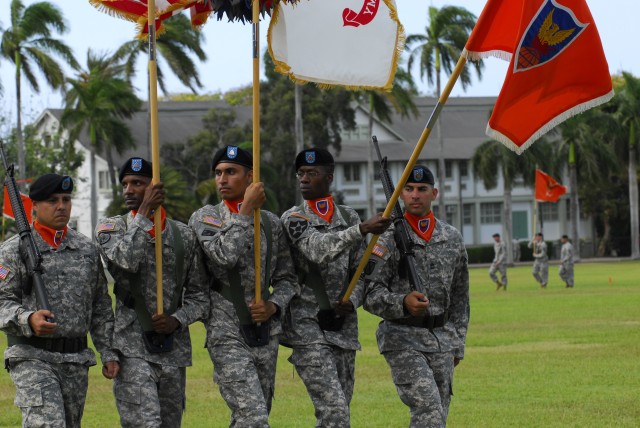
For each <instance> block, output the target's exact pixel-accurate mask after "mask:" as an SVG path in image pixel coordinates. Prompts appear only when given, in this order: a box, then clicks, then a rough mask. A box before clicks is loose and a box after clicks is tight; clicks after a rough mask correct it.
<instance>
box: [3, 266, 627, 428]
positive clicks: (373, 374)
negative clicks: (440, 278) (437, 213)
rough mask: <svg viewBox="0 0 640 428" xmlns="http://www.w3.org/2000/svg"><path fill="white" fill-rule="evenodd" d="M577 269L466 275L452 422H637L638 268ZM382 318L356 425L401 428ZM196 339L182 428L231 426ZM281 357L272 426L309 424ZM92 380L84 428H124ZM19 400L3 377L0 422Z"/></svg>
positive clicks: (12, 417) (364, 329) (364, 369)
mask: <svg viewBox="0 0 640 428" xmlns="http://www.w3.org/2000/svg"><path fill="white" fill-rule="evenodd" d="M575 270H576V287H575V288H574V289H565V288H563V286H562V285H561V284H560V281H559V279H558V267H557V266H552V267H551V269H550V272H549V276H550V278H551V281H550V284H549V288H548V289H546V290H541V289H539V288H538V287H537V285H536V283H535V282H534V280H533V278H532V276H531V274H530V267H518V268H514V269H510V270H509V291H507V292H502V291H498V292H496V291H495V287H494V286H493V285H492V284H491V282H490V281H489V279H488V275H487V269H486V268H478V269H472V270H471V324H470V326H469V335H468V337H467V352H466V358H465V360H464V361H463V362H462V363H461V364H460V365H459V366H458V368H456V373H455V382H454V393H455V396H454V398H453V400H452V405H451V409H450V412H449V426H451V427H507V426H509V427H511V426H512V427H553V426H558V427H603V426H605V427H607V426H608V427H637V426H640V405H639V404H638V403H640V376H639V375H638V373H639V372H640V368H639V367H640V363H639V361H640V359H639V358H640V279H639V277H640V275H639V274H640V263H639V262H613V263H582V264H578V265H576V269H575ZM610 278H611V280H610ZM377 322H378V321H377V319H376V318H375V317H373V316H371V315H369V314H367V313H365V312H361V330H360V335H361V336H360V339H361V342H362V347H363V350H362V352H359V353H358V359H357V368H356V389H355V394H354V398H353V402H352V411H351V413H352V425H353V426H354V427H406V426H408V420H409V416H408V411H407V409H406V407H405V406H404V405H403V404H402V403H401V402H400V400H399V399H398V396H397V394H396V392H395V388H394V386H393V384H392V382H391V378H390V375H389V370H388V368H387V365H386V363H385V361H384V359H383V358H382V356H380V355H379V354H378V351H377V347H376V344H375V328H376V325H377ZM192 337H193V342H194V348H195V350H194V366H193V367H191V368H189V369H188V371H187V376H188V381H187V383H188V384H187V397H188V398H187V411H186V414H185V417H184V424H183V426H185V427H225V426H227V424H228V417H229V411H228V409H227V407H226V405H225V403H224V402H223V400H222V399H221V398H220V395H219V394H218V390H217V387H216V386H215V385H214V384H213V381H212V368H211V362H210V360H209V356H208V354H207V352H206V350H205V349H203V348H202V344H203V342H204V329H203V328H202V326H201V325H196V326H194V327H192ZM5 346H6V339H5V337H4V335H2V337H1V338H0V349H4V348H5ZM280 351H281V352H280V357H279V362H278V375H277V384H276V395H275V401H274V403H273V411H272V414H271V425H272V426H274V427H276V428H277V427H312V426H314V423H315V418H314V416H313V407H312V406H311V402H310V400H309V398H308V397H307V395H306V391H305V389H304V386H303V385H302V382H301V381H300V379H299V378H298V377H297V375H296V374H295V372H294V370H293V368H292V366H291V364H289V363H288V362H287V361H286V359H287V357H288V356H289V354H290V350H289V349H287V348H281V350H280ZM90 376H91V379H90V386H89V394H88V397H87V405H86V408H85V415H84V424H83V426H85V427H116V426H118V418H117V412H116V409H115V404H114V399H113V395H112V392H111V383H110V382H109V381H107V380H105V379H104V378H102V375H101V374H100V371H99V370H98V368H96V367H94V368H92V369H91V370H90ZM13 396H14V391H13V385H12V383H11V380H10V378H9V375H8V374H7V373H6V371H4V370H2V371H0V409H2V411H1V412H0V426H20V412H19V411H18V409H17V408H15V407H14V406H13Z"/></svg>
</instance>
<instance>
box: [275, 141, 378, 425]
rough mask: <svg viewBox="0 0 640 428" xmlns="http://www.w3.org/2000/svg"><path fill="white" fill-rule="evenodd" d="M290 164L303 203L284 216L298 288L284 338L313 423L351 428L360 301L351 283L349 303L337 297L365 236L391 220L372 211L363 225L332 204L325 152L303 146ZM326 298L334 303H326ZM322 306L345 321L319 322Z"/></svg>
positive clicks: (330, 159)
mask: <svg viewBox="0 0 640 428" xmlns="http://www.w3.org/2000/svg"><path fill="white" fill-rule="evenodd" d="M295 167H296V177H298V180H299V183H300V192H301V193H302V197H303V198H304V199H305V202H304V203H303V204H302V205H300V206H296V207H293V208H291V209H289V210H288V211H287V212H285V213H284V214H283V215H282V219H281V220H282V223H283V228H284V232H285V234H286V235H287V238H288V241H289V243H290V245H291V250H292V257H293V261H294V264H295V267H296V272H297V273H298V278H299V282H300V286H301V289H300V294H298V295H296V296H295V297H294V298H293V299H291V303H290V304H289V310H288V311H287V317H285V320H286V322H285V325H284V329H285V331H284V337H283V339H282V342H283V343H285V344H286V345H287V346H290V347H292V348H293V353H292V355H291V357H290V358H289V361H290V362H291V363H292V364H293V365H294V366H295V368H296V371H297V372H298V375H299V376H300V378H301V379H302V381H303V382H304V384H305V386H306V388H307V392H308V393H309V396H310V397H311V401H312V402H313V405H314V407H315V414H316V420H317V422H316V426H317V427H348V426H350V422H349V403H350V402H351V397H352V395H353V386H354V380H355V379H354V369H355V357H356V350H359V349H360V343H359V342H358V319H357V315H356V312H355V308H357V307H358V306H360V304H361V302H362V287H361V286H358V287H356V289H355V291H354V292H353V293H352V295H351V297H350V300H349V301H348V302H346V303H342V301H341V299H342V297H343V295H344V291H345V288H346V286H347V285H348V283H349V280H350V279H351V275H352V274H353V272H354V271H355V269H356V267H357V265H358V262H359V261H360V258H361V255H362V252H363V251H362V250H363V243H364V236H365V235H366V234H367V233H375V234H381V233H382V232H384V231H385V230H386V228H387V227H388V226H389V224H390V219H385V218H383V217H382V216H381V215H377V216H375V217H373V218H371V219H369V220H367V221H366V222H363V223H360V218H359V217H358V214H357V213H356V212H355V211H354V210H353V209H351V208H349V207H346V206H338V205H335V204H334V201H333V198H332V196H331V193H330V187H331V183H332V182H333V171H334V160H333V156H331V154H330V153H329V152H328V151H327V150H324V149H317V148H314V149H308V150H303V151H302V152H300V153H299V154H298V155H297V157H296V161H295ZM316 284H317V287H314V285H316ZM358 285H360V284H358ZM318 296H319V297H318ZM319 302H320V303H319ZM329 303H331V304H332V306H333V308H328V307H326V306H329ZM319 310H323V311H324V312H325V313H327V314H328V316H329V317H330V319H331V318H332V317H333V319H335V320H336V321H337V320H340V323H342V325H341V326H340V324H338V325H336V326H333V327H331V326H330V325H329V326H325V325H324V323H322V322H320V323H319V317H318V311H319ZM336 315H338V318H335V316H336ZM338 327H339V328H338ZM336 328H338V329H337V330H336Z"/></svg>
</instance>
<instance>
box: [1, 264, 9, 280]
mask: <svg viewBox="0 0 640 428" xmlns="http://www.w3.org/2000/svg"><path fill="white" fill-rule="evenodd" d="M9 272H10V271H9V269H7V268H6V267H4V266H2V265H0V279H1V280H3V281H4V280H5V279H7V275H9Z"/></svg>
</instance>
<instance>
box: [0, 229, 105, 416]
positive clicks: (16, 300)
mask: <svg viewBox="0 0 640 428" xmlns="http://www.w3.org/2000/svg"><path fill="white" fill-rule="evenodd" d="M33 237H34V240H35V242H36V245H37V247H38V249H39V250H40V252H41V254H42V267H43V272H44V273H43V282H44V284H45V287H46V293H47V297H48V300H49V304H50V306H51V312H53V314H54V315H55V319H54V322H55V323H57V324H58V326H57V328H56V331H55V333H54V334H52V335H51V336H46V338H53V339H55V338H85V337H86V335H87V332H89V331H90V332H91V338H92V340H93V343H94V345H95V347H96V349H97V350H98V352H100V356H101V359H102V363H103V364H105V363H107V362H109V361H117V360H118V357H117V355H116V353H115V352H114V351H113V350H111V336H112V332H113V310H112V307H111V298H110V297H109V294H108V290H107V280H106V278H105V276H104V271H103V269H102V263H101V261H100V256H99V253H98V251H97V249H96V247H95V246H94V245H93V244H92V243H91V241H90V240H89V239H87V238H86V237H84V236H82V235H80V234H79V233H78V232H76V231H74V230H72V229H70V228H69V229H67V234H66V236H65V238H64V240H63V241H62V243H61V244H60V246H59V247H58V248H57V249H55V250H54V249H53V248H51V247H50V246H49V244H47V243H46V242H45V241H44V240H43V239H42V238H41V236H40V234H39V233H37V232H35V231H34V232H33ZM18 246H19V238H18V237H17V236H14V237H12V238H10V239H8V240H7V241H5V242H4V243H3V244H2V246H1V247H0V265H2V266H3V267H4V268H5V269H6V270H7V273H6V274H5V273H4V272H3V273H2V277H3V279H2V281H1V283H0V329H1V330H2V331H4V332H5V333H6V334H7V335H8V336H14V337H17V340H19V341H22V340H25V339H26V338H32V339H31V340H36V339H35V336H34V333H33V331H32V330H31V327H30V325H29V321H28V319H29V316H30V315H31V314H32V313H33V312H35V311H36V310H37V309H36V302H35V291H32V292H31V294H29V295H24V294H23V287H24V285H25V283H26V281H28V277H27V272H26V268H25V266H24V264H23V262H22V260H21V259H20V256H19V254H20V251H19V250H18ZM4 358H5V365H6V367H7V369H8V370H9V373H10V375H11V379H12V380H13V383H14V384H15V386H16V398H15V405H16V406H18V407H20V409H21V410H22V426H24V427H29V426H45V425H46V426H49V427H79V426H80V420H81V419H82V413H83V410H84V403H85V398H86V393H87V385H88V367H89V366H93V365H95V364H96V358H95V354H94V352H93V351H92V350H91V349H90V348H86V349H84V350H81V351H79V352H53V351H48V350H45V349H40V348H36V347H33V346H30V345H27V344H16V345H13V346H9V347H8V348H7V350H6V351H5V353H4Z"/></svg>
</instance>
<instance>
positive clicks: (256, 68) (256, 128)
mask: <svg viewBox="0 0 640 428" xmlns="http://www.w3.org/2000/svg"><path fill="white" fill-rule="evenodd" d="M251 20H252V22H253V182H254V183H258V182H259V181H260V52H259V37H260V0H253V2H252V4H251ZM253 260H254V265H255V271H256V278H255V290H256V296H255V300H256V303H260V302H261V301H262V287H261V282H260V281H261V279H262V272H261V268H260V261H261V257H260V208H256V209H255V210H254V211H253ZM265 286H266V287H268V286H269V284H265Z"/></svg>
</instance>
